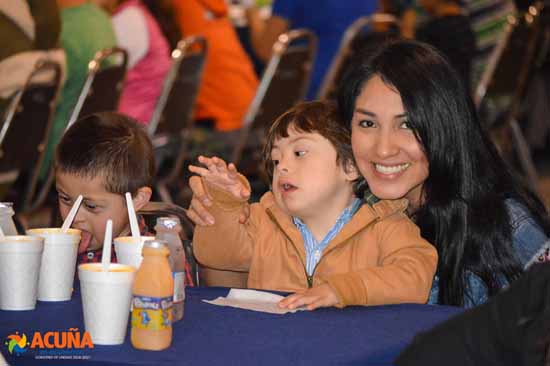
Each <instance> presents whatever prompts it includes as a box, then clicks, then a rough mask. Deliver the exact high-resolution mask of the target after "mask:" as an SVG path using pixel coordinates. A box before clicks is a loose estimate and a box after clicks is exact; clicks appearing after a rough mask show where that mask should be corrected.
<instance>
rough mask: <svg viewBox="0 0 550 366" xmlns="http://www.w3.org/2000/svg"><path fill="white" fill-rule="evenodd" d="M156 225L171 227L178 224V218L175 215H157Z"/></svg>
mask: <svg viewBox="0 0 550 366" xmlns="http://www.w3.org/2000/svg"><path fill="white" fill-rule="evenodd" d="M157 225H160V226H163V227H165V228H168V229H172V228H174V227H176V226H177V225H180V219H178V218H177V217H159V218H158V219H157Z"/></svg>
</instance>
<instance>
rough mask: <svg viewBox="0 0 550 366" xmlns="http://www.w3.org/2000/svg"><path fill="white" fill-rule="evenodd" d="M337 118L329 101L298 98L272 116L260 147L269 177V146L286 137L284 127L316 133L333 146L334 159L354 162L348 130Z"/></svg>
mask: <svg viewBox="0 0 550 366" xmlns="http://www.w3.org/2000/svg"><path fill="white" fill-rule="evenodd" d="M343 126H345V124H343V123H341V122H340V116H339V114H338V110H337V108H336V106H335V105H334V104H333V103H330V102H320V101H314V102H302V103H299V104H297V105H295V106H294V107H292V108H291V109H289V110H288V111H286V112H285V113H283V114H282V115H281V116H280V117H279V118H277V119H276V120H275V122H274V123H273V125H272V126H271V128H270V129H269V132H268V133H267V138H266V143H265V146H264V151H263V161H264V169H265V171H266V174H267V175H268V176H269V179H270V180H271V179H272V178H273V169H274V165H273V161H272V160H271V150H272V149H273V144H274V143H275V141H276V140H278V139H280V138H284V137H288V129H289V128H290V127H293V128H294V129H296V130H297V131H300V132H305V133H318V134H320V135H321V136H323V137H324V138H326V139H327V140H329V141H330V143H331V144H332V146H334V149H336V162H337V163H340V164H342V167H343V168H344V169H347V167H349V166H350V164H351V165H355V160H354V158H353V151H352V149H351V136H350V131H349V130H348V129H347V128H345V127H343Z"/></svg>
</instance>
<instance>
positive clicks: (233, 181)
mask: <svg viewBox="0 0 550 366" xmlns="http://www.w3.org/2000/svg"><path fill="white" fill-rule="evenodd" d="M199 162H200V163H202V164H204V165H206V168H203V167H198V166H193V165H190V166H189V170H190V171H191V172H193V173H196V174H199V175H200V176H201V177H202V178H203V179H204V180H206V181H208V182H209V183H211V184H213V185H215V186H216V187H218V188H220V189H223V190H226V191H228V192H230V193H232V194H233V195H234V196H235V197H237V198H246V199H248V198H249V197H250V191H249V190H248V189H247V188H246V187H244V185H243V184H242V182H241V181H240V180H239V178H238V175H237V169H236V168H235V165H234V164H229V166H227V165H226V164H225V162H224V161H223V160H222V159H219V158H216V157H213V158H206V157H203V156H199ZM189 188H191V191H192V192H193V198H192V199H191V204H190V206H189V209H188V210H187V217H189V219H190V220H191V221H193V222H194V223H195V225H199V226H210V225H214V223H215V221H214V217H213V216H212V215H211V214H210V212H209V211H208V207H210V206H211V205H212V198H211V197H210V196H209V195H208V193H207V192H206V189H205V187H204V185H203V181H202V179H201V178H200V177H198V176H192V177H191V178H190V179H189ZM249 216H250V211H249V208H248V205H245V208H244V210H243V212H242V213H241V215H240V217H239V222H240V223H242V224H244V223H245V222H246V221H247V220H248V217H249Z"/></svg>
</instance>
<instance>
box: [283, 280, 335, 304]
mask: <svg viewBox="0 0 550 366" xmlns="http://www.w3.org/2000/svg"><path fill="white" fill-rule="evenodd" d="M336 304H338V296H336V292H334V290H333V289H332V288H331V287H330V286H329V285H328V284H326V283H325V284H323V285H320V286H314V287H312V288H310V289H307V290H305V291H301V292H297V293H295V294H292V295H289V296H287V297H285V298H284V299H282V300H281V301H279V304H278V305H279V307H280V308H286V309H291V310H292V309H296V308H299V307H300V306H307V309H308V310H315V309H317V308H322V307H329V306H334V305H336Z"/></svg>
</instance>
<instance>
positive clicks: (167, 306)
mask: <svg viewBox="0 0 550 366" xmlns="http://www.w3.org/2000/svg"><path fill="white" fill-rule="evenodd" d="M142 253H143V261H142V262H141V266H140V267H139V269H138V270H137V272H136V278H135V280H134V286H133V289H132V292H133V299H132V304H133V310H132V330H131V341H132V346H134V347H135V348H138V349H144V350H150V351H160V350H162V349H165V348H168V347H169V346H170V343H171V342H172V298H173V296H174V293H173V292H174V281H173V280H172V271H171V270H170V264H169V263H168V255H169V254H170V251H169V250H168V247H167V245H166V242H164V241H162V240H151V241H146V242H145V243H144V244H143V252H142Z"/></svg>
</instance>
